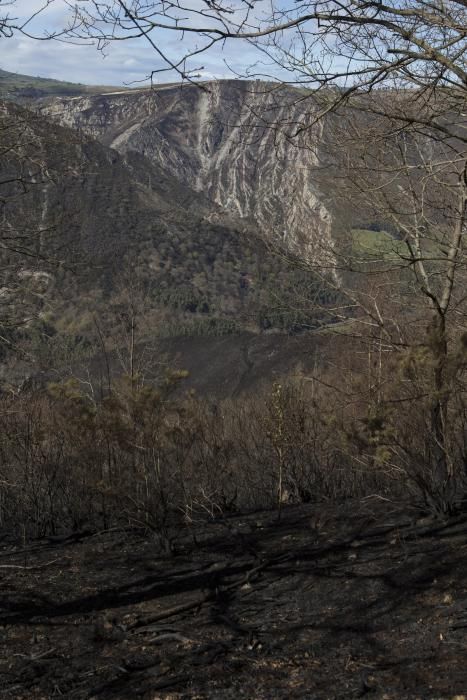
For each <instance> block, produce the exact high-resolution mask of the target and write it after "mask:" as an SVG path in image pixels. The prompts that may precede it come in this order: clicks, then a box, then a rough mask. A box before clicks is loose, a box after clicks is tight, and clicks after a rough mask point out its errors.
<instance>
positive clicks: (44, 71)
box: [0, 0, 258, 86]
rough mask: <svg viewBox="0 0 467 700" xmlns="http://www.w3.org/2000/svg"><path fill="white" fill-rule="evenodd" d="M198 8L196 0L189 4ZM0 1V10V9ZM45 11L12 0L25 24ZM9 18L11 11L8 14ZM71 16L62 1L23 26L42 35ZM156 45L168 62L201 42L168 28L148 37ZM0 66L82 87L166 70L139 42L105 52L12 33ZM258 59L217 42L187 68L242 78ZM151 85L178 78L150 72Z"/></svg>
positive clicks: (37, 4) (31, 2)
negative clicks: (234, 74) (152, 81)
mask: <svg viewBox="0 0 467 700" xmlns="http://www.w3.org/2000/svg"><path fill="white" fill-rule="evenodd" d="M189 1H190V4H191V5H192V7H193V8H194V9H198V7H199V3H200V0H189ZM1 2H2V0H0V7H1ZM44 7H45V0H16V2H15V4H14V16H17V17H19V18H22V19H23V20H25V19H26V18H27V17H28V16H31V14H32V13H34V12H37V11H38V10H39V9H41V8H44ZM10 14H11V15H12V16H13V11H11V12H10ZM69 16H70V10H69V6H67V4H66V2H65V0H54V1H53V2H52V3H51V4H50V5H48V6H47V7H45V9H44V11H43V12H41V13H40V14H38V15H37V16H36V17H35V18H34V20H33V21H32V22H31V23H30V24H28V26H27V29H28V32H29V33H31V34H33V35H34V36H45V35H47V34H48V33H51V32H53V31H56V30H58V29H60V28H61V27H63V26H65V25H66V23H67V18H69ZM152 36H153V38H154V40H155V42H156V45H157V46H158V47H159V48H160V49H161V51H162V52H163V53H164V55H166V56H167V57H168V58H169V59H170V60H171V61H172V62H173V63H177V62H178V61H179V60H180V59H181V58H183V57H184V56H185V55H186V54H187V53H189V52H191V51H193V50H195V49H196V48H199V47H200V46H203V43H202V42H203V41H205V38H203V37H200V36H199V35H197V34H194V33H193V34H190V33H186V34H184V35H181V34H177V33H176V32H174V31H171V30H161V29H159V30H156V32H154V34H153V35H152ZM0 42H1V43H0V47H1V49H0V50H1V59H0V68H3V69H4V70H9V71H12V72H18V73H24V74H27V75H34V76H42V77H50V78H55V79H58V80H67V81H72V82H80V83H87V84H95V85H96V84H100V85H116V86H119V85H128V84H131V83H133V82H141V81H144V80H145V79H147V77H148V76H150V75H151V73H152V72H153V71H160V70H161V69H163V68H167V65H166V64H164V62H163V60H162V58H161V57H160V56H159V55H158V53H157V52H156V51H155V50H154V49H153V48H152V47H151V46H150V44H149V43H148V42H147V41H145V40H144V39H142V38H141V39H129V40H127V41H119V42H115V43H112V44H110V45H109V46H107V47H106V48H105V51H104V52H100V51H98V50H97V48H96V47H95V46H92V45H83V44H81V45H79V44H78V43H65V42H62V41H38V40H35V39H33V38H29V37H25V36H22V35H21V34H17V35H15V36H13V37H12V38H8V39H5V38H1V39H0ZM257 58H258V55H257V53H256V51H255V49H254V47H252V46H251V45H249V44H244V43H240V42H237V41H230V42H229V41H227V42H225V43H218V44H216V45H215V46H213V47H212V49H211V50H210V51H209V52H206V53H201V54H199V55H197V56H195V57H194V58H192V59H190V60H189V61H188V63H187V67H188V68H189V69H192V70H194V71H196V73H197V74H198V75H199V76H200V77H202V78H203V79H208V78H209V79H211V78H225V77H232V75H233V73H232V71H231V70H230V68H232V70H233V71H234V73H237V74H245V72H246V70H247V68H248V66H251V65H252V64H254V63H255V61H256V60H257ZM153 79H154V80H155V81H159V82H168V81H172V80H178V79H179V76H178V75H177V74H176V73H175V72H173V71H172V72H161V73H157V72H156V73H155V74H154V76H153Z"/></svg>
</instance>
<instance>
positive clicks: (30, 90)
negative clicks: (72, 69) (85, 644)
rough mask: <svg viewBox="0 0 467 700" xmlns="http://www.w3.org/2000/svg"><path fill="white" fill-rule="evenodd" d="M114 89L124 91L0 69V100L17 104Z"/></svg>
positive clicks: (92, 93)
mask: <svg viewBox="0 0 467 700" xmlns="http://www.w3.org/2000/svg"><path fill="white" fill-rule="evenodd" d="M115 89H118V90H124V88H111V87H103V86H95V85H92V86H91V85H83V84H82V83H69V82H66V81H62V80H52V78H40V77H33V76H31V75H21V74H20V73H10V72H8V71H5V70H1V69H0V98H2V99H8V100H14V101H17V102H26V101H28V100H35V99H40V98H42V97H78V96H81V95H95V94H99V93H100V92H105V91H107V90H115Z"/></svg>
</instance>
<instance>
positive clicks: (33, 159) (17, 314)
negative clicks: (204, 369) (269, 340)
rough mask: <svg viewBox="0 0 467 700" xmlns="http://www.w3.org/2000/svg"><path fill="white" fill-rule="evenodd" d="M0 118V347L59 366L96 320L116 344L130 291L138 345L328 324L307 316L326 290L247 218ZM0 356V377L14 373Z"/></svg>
mask: <svg viewBox="0 0 467 700" xmlns="http://www.w3.org/2000/svg"><path fill="white" fill-rule="evenodd" d="M0 119H1V120H2V124H3V127H4V128H3V138H4V139H5V138H7V137H8V138H9V139H10V140H11V143H12V144H16V148H15V149H12V150H10V152H9V154H8V155H7V156H6V157H5V158H3V159H1V160H0V183H1V182H2V181H3V183H4V184H3V185H1V187H0V189H1V195H2V197H3V199H4V201H3V203H2V205H1V207H0V209H1V212H2V215H3V219H4V224H5V225H4V231H5V234H6V235H7V238H6V239H5V246H4V249H3V250H2V251H1V254H0V265H1V269H2V273H1V275H0V289H1V295H0V323H1V322H2V319H7V320H8V319H11V320H12V322H11V323H6V324H3V325H4V328H3V336H4V338H7V340H8V342H9V344H10V345H9V347H10V348H11V347H12V346H11V343H13V345H14V346H15V347H17V346H18V345H19V346H21V347H22V348H23V349H24V351H25V352H26V353H27V355H29V356H30V357H34V358H35V362H34V364H35V366H36V368H37V369H42V368H44V367H51V366H55V367H57V366H60V364H61V363H62V362H63V361H65V360H66V361H68V360H70V359H71V357H72V356H74V354H75V349H76V348H78V347H79V351H80V352H84V353H85V354H86V355H92V354H94V353H95V351H96V346H95V338H94V340H93V336H95V332H96V330H95V323H96V319H99V324H100V325H101V327H102V329H103V331H104V332H105V335H106V338H107V341H106V347H107V349H111V348H112V347H116V346H117V345H118V343H119V342H121V333H122V319H125V318H127V316H128V313H129V311H128V309H129V308H130V310H131V304H132V302H131V299H130V300H129V299H128V289H130V290H133V291H132V292H131V293H137V294H138V295H141V302H139V301H138V303H137V308H138V315H139V318H138V328H139V336H138V337H139V339H140V340H142V341H145V342H150V341H151V340H152V339H153V338H155V337H159V338H160V337H161V336H162V337H164V338H170V337H172V338H175V337H178V338H180V337H185V338H187V337H194V336H198V337H200V336H205V337H219V336H225V335H232V334H239V333H245V332H250V333H251V332H253V333H258V332H261V331H266V330H269V331H275V332H280V331H286V332H288V333H290V334H297V333H300V332H302V331H305V330H307V329H309V328H316V327H317V326H319V325H321V323H322V322H325V321H326V320H329V319H328V318H326V319H324V318H323V316H322V314H320V313H318V312H317V310H316V301H317V300H318V299H319V300H321V301H324V300H326V298H327V294H328V293H329V292H327V291H326V290H325V288H324V286H323V283H322V281H320V280H317V279H314V278H313V276H312V275H311V274H310V273H306V272H304V271H301V270H297V269H290V267H289V266H288V265H287V263H286V262H285V261H284V260H283V259H282V258H280V257H279V256H276V255H274V254H272V253H271V252H270V251H268V249H267V247H266V246H265V245H264V243H263V242H261V241H260V240H258V238H257V236H256V235H255V232H254V223H252V222H251V221H248V220H245V219H244V220H243V221H240V220H238V219H235V218H234V217H231V216H228V215H226V214H225V213H224V212H222V210H221V208H220V207H217V206H216V205H215V204H213V203H212V202H211V201H209V199H207V198H206V197H204V196H203V195H202V194H201V193H198V192H194V191H193V190H192V189H190V188H189V187H187V186H186V185H185V184H183V183H180V182H179V181H177V180H176V179H175V178H174V177H173V176H172V175H171V174H170V173H168V172H166V171H164V169H163V168H162V167H161V166H160V165H158V164H157V163H152V162H151V161H150V160H149V159H147V158H145V157H144V156H143V155H142V154H139V153H135V152H128V153H126V154H119V153H118V152H117V151H115V150H113V149H111V148H108V147H107V146H105V145H103V144H102V143H99V142H98V141H95V140H94V139H92V138H90V137H88V136H83V135H82V134H81V135H80V134H79V133H77V132H74V131H72V130H70V129H67V128H64V127H59V126H57V124H52V123H50V122H49V121H48V120H47V119H44V118H43V117H41V116H38V115H37V114H36V115H35V114H34V113H32V112H30V111H29V110H26V109H24V108H23V107H21V106H18V105H15V104H13V103H12V102H4V103H3V105H2V103H1V102H0ZM18 148H19V150H20V151H21V154H22V155H21V156H20V157H18V155H17V152H18ZM26 172H27V173H28V176H27V182H26V187H25V188H24V187H23V184H24V173H26ZM7 183H10V184H7ZM8 241H11V244H8V245H7V243H8ZM18 241H19V242H20V243H21V248H20V249H19V250H18ZM129 271H131V272H130V274H129ZM122 275H123V278H124V279H123V280H122ZM122 283H123V284H124V285H125V287H126V290H127V291H125V288H124V289H122ZM297 298H300V303H299V304H297ZM129 304H130V305H129ZM140 309H141V311H140ZM7 347H8V346H6V347H5V346H3V349H4V351H6V354H5V355H4V356H3V358H2V357H1V350H0V364H1V360H2V359H3V363H6V364H4V367H3V370H2V368H1V367H0V372H1V371H3V372H6V375H4V376H11V374H10V370H11V369H12V368H11V364H10V363H11V361H13V357H12V356H11V354H10V352H9V351H8V350H7ZM16 357H17V358H20V359H21V358H22V357H24V354H22V355H21V356H20V355H18V353H16ZM21 362H22V360H21ZM292 364H293V363H292ZM20 371H21V372H22V371H23V369H21V370H20ZM24 371H25V373H29V371H30V370H29V369H28V368H24ZM230 386H231V384H229V387H230ZM232 386H233V384H232Z"/></svg>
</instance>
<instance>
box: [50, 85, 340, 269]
mask: <svg viewBox="0 0 467 700" xmlns="http://www.w3.org/2000/svg"><path fill="white" fill-rule="evenodd" d="M205 88H206V89H205V90H202V89H200V88H196V87H193V86H185V87H183V88H181V87H173V86H172V87H165V88H155V89H153V90H135V91H131V92H128V93H112V94H105V95H97V96H92V97H89V96H87V97H83V98H71V99H70V98H61V99H56V100H55V101H53V102H52V103H49V104H48V105H47V106H46V107H43V111H44V112H45V113H46V114H47V115H48V116H50V117H53V118H55V119H57V120H58V121H60V123H62V124H63V125H66V126H71V127H73V128H78V129H81V130H83V131H84V132H85V133H87V134H89V135H92V136H94V137H95V138H97V139H99V140H101V141H102V142H104V143H105V144H106V145H109V146H111V147H112V148H115V149H116V150H118V151H119V152H121V153H123V154H124V153H126V152H128V151H137V152H139V153H141V154H143V155H145V156H146V157H147V158H149V159H150V160H152V161H153V162H155V163H157V164H158V165H160V166H161V167H162V168H163V169H164V170H166V171H168V172H169V173H170V174H171V175H173V176H175V177H176V178H178V179H179V180H181V181H182V182H183V183H184V184H187V185H189V186H190V187H191V188H193V189H195V190H197V191H199V192H203V193H204V194H205V195H206V196H207V197H208V198H210V199H211V200H213V201H214V202H216V203H217V204H219V205H221V206H222V207H224V208H225V209H226V210H228V211H230V212H232V213H233V214H235V215H237V216H240V217H247V218H248V219H250V220H253V221H255V222H256V224H257V226H258V227H259V229H260V230H261V231H262V233H263V234H264V235H265V236H267V237H269V238H270V239H280V240H285V241H286V242H287V244H288V245H289V246H291V247H292V248H295V249H299V250H300V251H301V252H302V253H303V254H304V255H306V257H307V258H309V259H314V260H317V261H320V262H322V261H323V260H329V259H330V257H331V256H330V253H329V251H330V249H331V248H332V239H331V215H330V212H329V211H328V209H327V208H326V206H325V204H324V203H323V196H322V195H321V193H320V192H319V190H318V189H317V187H316V184H315V182H316V176H315V175H314V171H315V169H316V166H317V164H318V156H317V147H318V145H319V142H320V139H321V128H322V127H321V126H316V125H315V126H312V127H310V128H309V129H307V130H305V131H304V132H303V134H302V135H301V136H298V137H296V136H295V133H296V132H297V131H299V130H300V128H301V127H303V126H306V124H309V123H310V111H312V110H313V106H312V104H311V103H310V98H308V99H306V100H305V99H303V96H300V95H299V93H297V92H294V91H292V90H288V89H286V88H283V89H280V90H278V89H277V88H276V89H272V88H271V87H267V86H266V85H265V84H263V83H259V82H241V81H239V82H237V81H221V82H215V83H210V84H206V85H205ZM278 125H280V128H279V126H278Z"/></svg>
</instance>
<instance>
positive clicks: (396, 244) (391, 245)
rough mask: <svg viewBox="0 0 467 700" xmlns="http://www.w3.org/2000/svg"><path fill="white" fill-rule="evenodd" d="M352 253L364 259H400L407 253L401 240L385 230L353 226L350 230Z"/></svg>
mask: <svg viewBox="0 0 467 700" xmlns="http://www.w3.org/2000/svg"><path fill="white" fill-rule="evenodd" d="M351 236H352V254H353V255H354V256H355V257H359V258H364V259H366V260H372V259H378V260H400V258H401V256H403V255H406V254H407V249H406V245H405V243H404V242H403V241H399V240H398V239H397V238H394V237H393V236H391V234H390V233H387V231H370V230H369V229H363V228H355V229H352V231H351Z"/></svg>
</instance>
